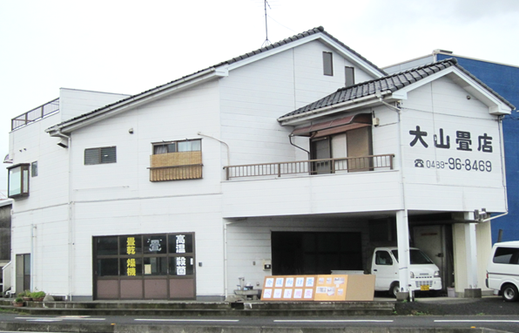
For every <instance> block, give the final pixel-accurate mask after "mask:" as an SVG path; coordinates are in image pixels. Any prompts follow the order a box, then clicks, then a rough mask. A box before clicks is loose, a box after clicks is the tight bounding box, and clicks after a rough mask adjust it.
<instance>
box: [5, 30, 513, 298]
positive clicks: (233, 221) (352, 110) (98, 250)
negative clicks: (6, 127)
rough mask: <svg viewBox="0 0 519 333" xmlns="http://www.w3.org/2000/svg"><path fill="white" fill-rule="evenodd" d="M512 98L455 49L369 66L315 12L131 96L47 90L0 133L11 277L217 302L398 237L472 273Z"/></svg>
mask: <svg viewBox="0 0 519 333" xmlns="http://www.w3.org/2000/svg"><path fill="white" fill-rule="evenodd" d="M359 82H360V83H359ZM362 82H364V83H362ZM345 86H346V87H345ZM342 87H345V88H342ZM323 96H327V97H324V98H323ZM101 97H103V98H106V99H108V100H106V99H105V100H102V98H101ZM512 109H513V106H512V105H511V104H510V103H508V102H507V101H506V100H504V99H503V98H501V97H500V96H498V95H496V94H495V93H493V92H492V91H490V90H489V89H487V87H486V86H484V85H483V84H482V83H481V82H479V81H478V80H477V79H475V78H474V77H473V76H471V75H470V74H469V73H468V72H466V71H465V70H463V69H462V68H460V67H459V66H457V64H456V63H455V62H454V61H450V60H446V61H443V62H440V63H437V64H432V65H427V66H423V67H422V68H418V69H414V70H410V71H408V72H406V73H401V74H394V75H392V76H386V73H384V72H383V71H382V70H380V69H379V68H377V67H376V66H375V65H373V64H372V63H370V62H369V61H367V60H366V59H364V58H363V57H362V56H360V55H359V54H357V53H356V52H354V51H353V50H351V49H350V48H348V47H347V46H346V45H344V44H343V43H341V42H340V41H338V40H337V39H335V38H334V37H333V36H331V35H330V34H328V33H327V32H325V31H324V30H323V29H322V28H316V29H312V30H309V31H307V32H305V33H302V34H299V35H296V36H294V37H292V38H289V39H286V40H284V41H281V42H278V43H276V44H273V45H272V46H269V47H266V48H263V49H260V50H257V51H254V52H251V53H248V54H246V55H243V56H241V57H237V58H234V59H231V60H229V61H226V62H222V63H220V64H217V65H215V66H213V67H210V68H207V69H204V70H201V71H199V72H196V73H194V74H192V75H189V76H186V77H183V78H181V79H178V80H175V81H172V82H170V83H167V84H165V85H162V86H159V87H156V88H153V89H151V90H148V91H145V92H143V93H141V94H137V95H134V96H129V97H126V96H122V95H114V94H102V93H92V92H83V91H74V90H62V91H61V94H60V98H59V109H56V110H54V112H52V113H50V114H46V115H43V116H42V117H39V118H38V119H31V120H34V121H31V122H24V123H23V124H22V125H21V126H17V127H15V128H13V130H12V132H11V133H10V137H11V141H10V142H11V146H10V152H9V157H10V159H11V160H12V165H11V166H9V167H8V168H9V175H10V184H9V190H10V193H9V194H10V197H12V198H14V199H15V200H14V204H13V213H12V214H13V215H12V225H13V229H12V237H13V238H12V251H13V254H12V259H13V260H15V261H16V266H18V267H25V268H26V269H22V268H20V269H18V270H17V274H15V275H16V277H15V278H13V280H14V279H16V281H13V283H15V284H16V289H17V290H23V289H24V288H30V289H38V290H44V291H46V292H48V293H51V294H54V295H64V296H67V297H69V298H70V299H195V298H196V299H207V300H209V299H223V298H225V297H226V296H227V295H230V294H232V293H233V290H234V289H236V284H238V283H239V278H240V277H243V278H245V281H246V282H249V283H251V284H253V285H254V286H255V288H261V287H262V283H263V278H264V277H265V276H266V275H280V274H283V275H287V274H315V273H320V274H327V273H330V272H331V271H332V270H349V269H352V270H359V269H364V268H365V263H364V262H365V260H366V258H367V257H368V256H369V254H370V253H369V250H370V248H372V247H373V246H376V245H382V244H383V245H386V244H391V243H392V244H395V245H398V247H399V249H400V250H401V253H408V251H407V249H408V248H409V246H410V243H411V244H412V245H417V246H419V247H421V248H422V249H424V250H425V251H426V252H427V251H428V252H429V253H430V254H431V256H432V257H434V259H435V260H436V261H437V263H438V265H439V266H440V267H441V268H442V270H443V272H444V273H443V274H444V282H445V284H446V285H449V286H450V285H452V284H453V283H454V281H453V279H452V277H451V276H452V273H454V279H455V286H456V290H457V292H459V293H464V292H465V290H466V289H477V288H484V265H482V262H481V261H478V260H477V259H478V256H479V257H480V258H481V257H485V256H486V253H487V251H488V250H490V227H489V223H488V222H481V223H477V222H478V221H475V217H474V211H475V210H478V211H482V210H483V208H484V209H485V210H486V212H489V213H501V212H506V210H507V205H506V192H505V191H506V184H505V179H504V170H503V168H504V164H503V159H504V156H503V143H502V137H501V123H500V117H501V116H502V115H504V114H508V113H510V112H511V110H512ZM16 119H20V117H18V118H16ZM309 159H318V160H319V161H312V162H309ZM408 240H409V241H408ZM401 257H402V258H401V263H400V264H401V274H400V282H401V286H402V287H401V289H402V290H407V281H408V280H407V279H408V274H409V272H408V270H407V265H406V262H408V261H409V258H408V256H405V255H404V256H401ZM24 264H25V265H24ZM479 264H481V265H479ZM24 281H25V283H24Z"/></svg>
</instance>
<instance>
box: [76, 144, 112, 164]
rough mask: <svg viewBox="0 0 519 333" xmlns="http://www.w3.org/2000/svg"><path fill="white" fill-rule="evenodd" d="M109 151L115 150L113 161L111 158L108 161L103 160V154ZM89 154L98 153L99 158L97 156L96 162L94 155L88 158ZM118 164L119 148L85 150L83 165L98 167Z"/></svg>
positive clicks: (107, 147)
mask: <svg viewBox="0 0 519 333" xmlns="http://www.w3.org/2000/svg"><path fill="white" fill-rule="evenodd" d="M108 149H110V150H111V149H113V159H112V158H110V159H108V160H106V159H104V158H103V152H106V151H107V150H108ZM87 152H96V153H97V154H96V155H97V156H95V160H94V159H93V158H92V157H94V155H91V156H89V158H87ZM111 163H117V146H106V147H95V148H85V151H84V154H83V165H98V164H111Z"/></svg>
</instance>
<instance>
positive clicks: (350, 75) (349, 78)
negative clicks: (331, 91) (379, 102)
mask: <svg viewBox="0 0 519 333" xmlns="http://www.w3.org/2000/svg"><path fill="white" fill-rule="evenodd" d="M344 75H345V79H346V87H351V86H352V85H354V84H355V71H354V69H353V67H345V68H344Z"/></svg>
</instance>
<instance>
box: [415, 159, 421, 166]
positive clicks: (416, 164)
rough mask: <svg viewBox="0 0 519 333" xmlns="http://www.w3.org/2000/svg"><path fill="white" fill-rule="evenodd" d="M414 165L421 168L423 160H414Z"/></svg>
mask: <svg viewBox="0 0 519 333" xmlns="http://www.w3.org/2000/svg"><path fill="white" fill-rule="evenodd" d="M414 166H415V168H423V160H421V159H416V160H414Z"/></svg>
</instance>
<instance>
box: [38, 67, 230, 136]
mask: <svg viewBox="0 0 519 333" xmlns="http://www.w3.org/2000/svg"><path fill="white" fill-rule="evenodd" d="M228 75H229V73H228V71H227V70H226V69H225V68H223V70H222V69H220V68H218V69H217V68H215V67H211V68H208V69H206V70H204V71H201V72H200V73H196V74H193V75H190V76H188V77H184V78H182V79H179V80H177V81H175V82H172V83H171V85H168V84H166V87H165V86H160V87H157V88H155V89H152V90H150V91H147V92H144V93H141V94H138V95H135V96H132V97H129V98H127V99H124V100H122V101H120V102H117V103H115V104H112V105H109V106H107V107H105V108H102V109H99V110H98V111H93V112H92V113H90V114H86V115H85V116H83V117H79V118H77V119H75V120H74V119H72V120H70V121H67V122H65V123H62V124H58V125H55V126H52V127H50V128H48V129H46V130H45V132H47V133H49V134H50V135H51V136H60V137H63V135H64V133H71V132H73V131H75V130H77V129H79V128H81V127H84V126H87V125H90V124H92V123H95V122H97V121H99V120H102V119H105V118H108V117H112V116H113V115H114V114H118V113H121V112H124V111H126V110H128V109H131V108H135V107H137V106H139V105H142V104H146V103H149V102H151V101H153V100H156V99H159V98H162V97H164V96H166V95H168V94H171V93H172V92H176V91H180V90H183V89H187V88H189V87H191V86H193V85H197V84H200V83H203V82H206V81H209V80H211V79H214V78H218V77H224V76H228Z"/></svg>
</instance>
